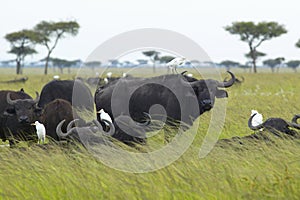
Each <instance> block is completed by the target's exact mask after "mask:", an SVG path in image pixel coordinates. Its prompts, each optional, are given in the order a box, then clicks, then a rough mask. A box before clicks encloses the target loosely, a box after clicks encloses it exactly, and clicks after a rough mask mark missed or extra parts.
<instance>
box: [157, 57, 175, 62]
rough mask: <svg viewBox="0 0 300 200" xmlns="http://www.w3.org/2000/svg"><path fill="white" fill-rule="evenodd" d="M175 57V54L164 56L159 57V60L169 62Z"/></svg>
mask: <svg viewBox="0 0 300 200" xmlns="http://www.w3.org/2000/svg"><path fill="white" fill-rule="evenodd" d="M174 58H175V57H174V56H162V57H160V58H159V61H160V62H161V63H168V62H170V61H171V60H173V59H174Z"/></svg>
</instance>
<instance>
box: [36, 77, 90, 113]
mask: <svg viewBox="0 0 300 200" xmlns="http://www.w3.org/2000/svg"><path fill="white" fill-rule="evenodd" d="M54 99H64V100H67V101H69V102H70V103H71V105H72V106H73V107H74V108H76V109H77V108H78V109H87V110H89V111H91V112H93V111H94V103H93V97H92V94H91V92H90V90H89V88H88V87H87V86H86V85H85V84H84V83H83V82H82V81H80V80H53V81H51V82H49V83H47V84H46V85H45V86H44V87H43V89H42V92H41V98H40V101H39V103H38V105H39V106H40V107H42V108H44V107H45V105H47V104H48V103H50V102H51V101H53V100H54Z"/></svg>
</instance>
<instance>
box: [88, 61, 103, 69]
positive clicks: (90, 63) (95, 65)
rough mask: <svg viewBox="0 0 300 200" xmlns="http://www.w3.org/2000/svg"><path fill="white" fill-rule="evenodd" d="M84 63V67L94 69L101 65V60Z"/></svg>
mask: <svg viewBox="0 0 300 200" xmlns="http://www.w3.org/2000/svg"><path fill="white" fill-rule="evenodd" d="M84 65H85V66H86V67H89V68H91V69H92V70H93V71H94V70H95V68H97V67H100V66H101V62H100V61H89V62H86V63H84Z"/></svg>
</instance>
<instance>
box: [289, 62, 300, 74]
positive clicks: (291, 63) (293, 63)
mask: <svg viewBox="0 0 300 200" xmlns="http://www.w3.org/2000/svg"><path fill="white" fill-rule="evenodd" d="M286 65H287V66H288V67H290V68H292V69H293V70H294V71H295V72H297V68H298V67H299V65H300V60H290V61H289V62H287V63H286Z"/></svg>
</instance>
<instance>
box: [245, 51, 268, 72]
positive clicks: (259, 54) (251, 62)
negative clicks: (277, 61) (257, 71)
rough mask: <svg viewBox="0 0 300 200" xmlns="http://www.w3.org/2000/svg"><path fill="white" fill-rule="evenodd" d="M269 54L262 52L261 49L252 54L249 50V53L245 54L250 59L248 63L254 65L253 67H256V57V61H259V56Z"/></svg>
mask: <svg viewBox="0 0 300 200" xmlns="http://www.w3.org/2000/svg"><path fill="white" fill-rule="evenodd" d="M266 55H267V54H265V53H263V52H260V51H254V52H253V53H252V54H251V53H250V52H249V53H246V54H245V57H246V58H248V59H250V62H249V63H248V64H249V65H252V68H253V69H254V65H253V58H254V59H255V63H256V62H257V61H258V58H259V57H263V56H266ZM252 68H250V72H251V69H252ZM255 68H256V66H255Z"/></svg>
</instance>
